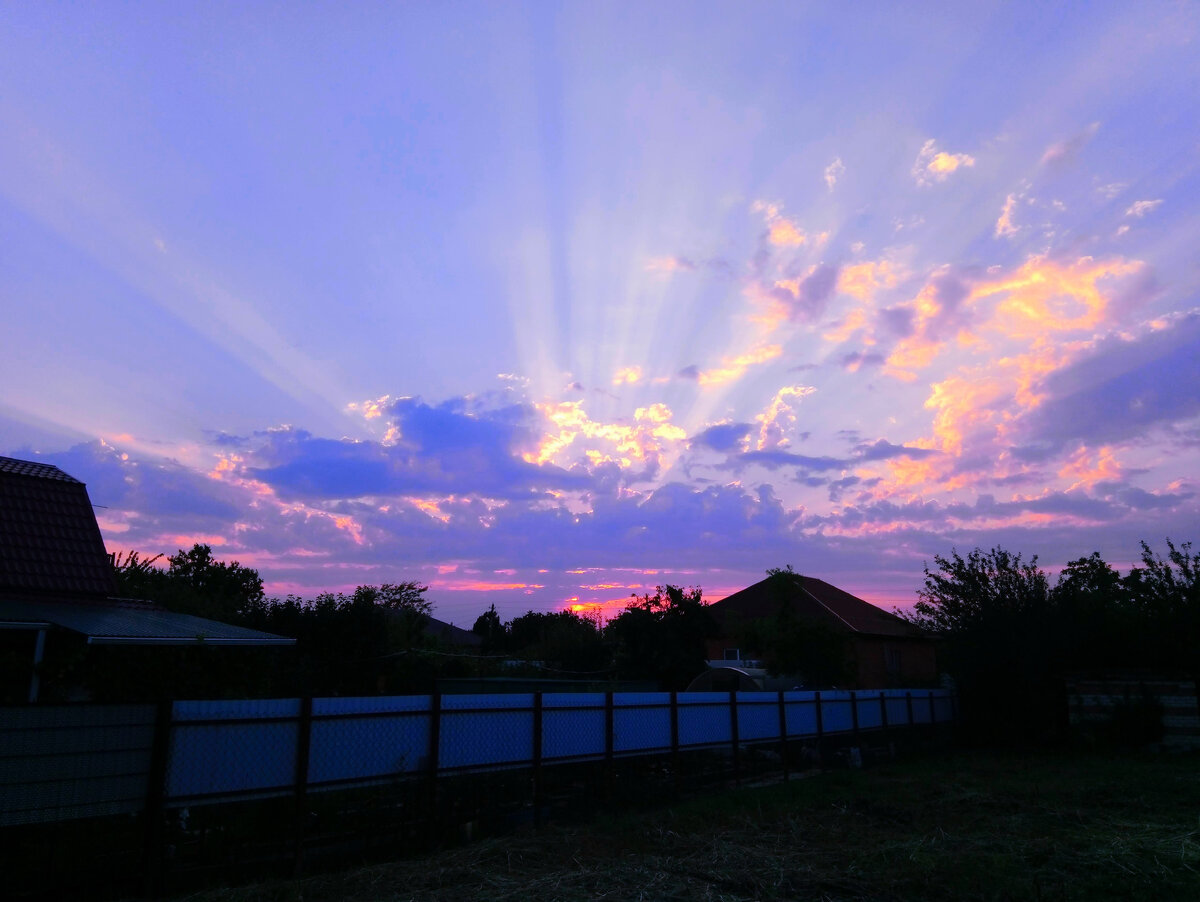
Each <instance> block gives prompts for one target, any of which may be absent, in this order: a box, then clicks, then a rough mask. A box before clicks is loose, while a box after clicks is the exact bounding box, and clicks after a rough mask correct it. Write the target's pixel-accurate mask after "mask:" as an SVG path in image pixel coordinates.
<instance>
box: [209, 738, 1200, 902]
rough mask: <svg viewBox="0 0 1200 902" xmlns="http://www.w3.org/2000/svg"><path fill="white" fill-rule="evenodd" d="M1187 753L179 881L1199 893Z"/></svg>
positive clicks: (1199, 796) (801, 797)
mask: <svg viewBox="0 0 1200 902" xmlns="http://www.w3.org/2000/svg"><path fill="white" fill-rule="evenodd" d="M1197 765H1200V760H1197V759H1196V758H1195V757H1186V758H1184V757H1176V758H1160V759H1149V758H1133V757H1126V758H1113V757H1082V758H1079V757H1076V758H1072V757H1065V756H1047V755H1039V756H1026V757H1023V756H1016V755H1004V756H997V755H974V756H966V755H958V756H953V757H948V758H938V759H934V760H924V761H910V762H906V763H902V764H890V765H886V766H882V767H878V768H873V769H869V770H865V771H839V772H830V773H825V774H821V775H818V776H816V777H814V778H812V779H806V780H794V781H792V782H791V783H788V784H786V785H784V784H777V785H767V786H762V787H759V788H755V789H743V790H740V791H723V792H719V793H713V794H710V795H707V796H704V797H698V798H694V799H692V800H689V801H686V802H683V803H680V804H678V805H676V806H674V807H672V808H670V809H663V810H658V811H654V812H651V813H648V814H641V815H631V814H624V815H620V816H614V817H611V818H604V819H600V820H597V821H596V822H594V823H591V824H588V825H585V826H575V827H567V826H560V825H551V826H548V827H545V828H543V829H541V830H539V831H531V832H526V833H523V834H518V835H513V836H507V837H502V838H491V839H487V840H483V841H479V842H476V843H473V844H471V845H468V846H464V847H460V848H455V849H449V850H446V851H442V852H439V853H436V854H432V855H425V856H421V857H419V858H408V859H403V860H400V861H396V862H393V863H389V864H385V865H378V866H374V867H368V868H362V869H358V870H354V871H349V872H344V873H337V874H323V875H317V876H312V877H308V878H305V879H302V880H290V881H276V882H270V883H263V884H256V885H254V886H249V887H243V888H238V889H224V890H216V891H210V892H205V893H200V894H195V895H192V896H189V897H187V898H188V899H189V900H190V902H275V900H279V902H284V900H287V902H293V900H296V902H299V900H305V902H327V900H328V902H332V900H350V902H368V900H370V902H377V900H378V902H384V900H388V902H392V900H394V902H401V900H444V902H455V900H478V899H488V900H497V902H501V900H523V902H525V900H530V902H551V900H577V899H614V900H616V899H619V900H632V899H647V900H675V899H678V900H722V902H726V900H727V902H735V900H736V902H741V900H760V899H761V900H776V899H778V900H783V899H831V900H833V899H836V900H850V899H880V900H889V899H946V900H949V899H997V900H999V899H1048V900H1059V899H1062V900H1066V899H1080V900H1095V899H1154V900H1176V899H1177V900H1188V902H1193V900H1195V899H1200V768H1198V766H1197Z"/></svg>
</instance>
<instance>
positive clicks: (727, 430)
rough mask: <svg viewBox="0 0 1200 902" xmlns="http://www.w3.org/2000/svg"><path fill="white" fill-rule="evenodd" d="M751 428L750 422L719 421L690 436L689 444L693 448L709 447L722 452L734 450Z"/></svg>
mask: <svg viewBox="0 0 1200 902" xmlns="http://www.w3.org/2000/svg"><path fill="white" fill-rule="evenodd" d="M753 429H754V426H753V425H752V424H750V423H720V424H718V425H716V426H709V427H708V428H707V429H705V430H704V431H702V432H698V433H696V435H694V436H692V438H691V445H692V447H693V448H695V447H703V448H711V449H712V450H713V451H719V452H721V453H722V454H728V453H732V452H736V451H738V450H739V449H740V448H741V447H742V443H743V442H744V441H745V440H746V438H747V437H748V436H749V435H750V433H751V431H752V430H753Z"/></svg>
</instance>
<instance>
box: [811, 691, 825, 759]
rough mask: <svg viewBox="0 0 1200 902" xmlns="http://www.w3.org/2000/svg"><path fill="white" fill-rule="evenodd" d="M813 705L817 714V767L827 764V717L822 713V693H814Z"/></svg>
mask: <svg viewBox="0 0 1200 902" xmlns="http://www.w3.org/2000/svg"><path fill="white" fill-rule="evenodd" d="M813 705H814V706H815V710H816V712H817V766H818V767H820V766H823V765H824V764H825V715H824V713H823V712H822V711H821V692H820V690H817V691H816V692H814V693H813Z"/></svg>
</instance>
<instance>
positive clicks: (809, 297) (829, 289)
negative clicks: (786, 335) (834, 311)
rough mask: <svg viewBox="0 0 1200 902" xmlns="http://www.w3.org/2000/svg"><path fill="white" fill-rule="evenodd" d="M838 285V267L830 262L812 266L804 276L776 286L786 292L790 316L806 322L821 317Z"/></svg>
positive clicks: (782, 281)
mask: <svg viewBox="0 0 1200 902" xmlns="http://www.w3.org/2000/svg"><path fill="white" fill-rule="evenodd" d="M837 285H838V268H837V267H836V266H831V265H830V264H828V263H820V264H818V265H816V266H812V267H810V268H809V270H808V272H807V273H805V275H804V276H803V277H802V278H799V279H781V280H779V281H778V282H776V283H775V287H776V288H781V289H783V290H784V291H785V292H786V295H785V297H786V299H787V300H786V301H785V303H786V305H787V308H788V311H789V317H790V318H791V319H793V320H798V321H800V322H805V323H808V322H813V321H814V320H817V319H819V318H820V317H821V315H822V314H823V313H824V312H825V307H826V305H827V304H828V302H829V299H830V298H831V297H832V296H833V292H834V289H835V288H836V287H837Z"/></svg>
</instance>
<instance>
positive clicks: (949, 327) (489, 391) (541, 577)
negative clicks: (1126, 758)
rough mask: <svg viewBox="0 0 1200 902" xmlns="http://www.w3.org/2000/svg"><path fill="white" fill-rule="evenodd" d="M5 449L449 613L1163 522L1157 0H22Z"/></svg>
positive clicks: (1178, 265)
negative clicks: (392, 585)
mask: <svg viewBox="0 0 1200 902" xmlns="http://www.w3.org/2000/svg"><path fill="white" fill-rule="evenodd" d="M3 23H4V26H3V28H0V302H2V303H3V310H4V317H3V322H4V327H3V330H0V376H2V378H3V385H4V391H3V393H2V395H0V453H3V454H6V455H9V456H15V457H25V458H36V459H39V460H44V461H47V462H50V463H54V464H57V465H59V466H61V467H62V468H64V469H65V470H66V471H67V472H69V473H71V474H72V475H74V476H76V477H77V478H79V479H82V480H84V481H85V482H87V484H88V490H89V492H90V494H91V497H92V500H93V502H94V503H95V504H96V505H98V506H102V507H100V509H99V510H98V515H99V518H100V523H101V527H102V529H103V531H104V535H105V538H106V541H107V543H108V545H109V547H110V548H111V549H113V550H116V549H125V550H128V549H136V550H138V551H141V552H144V553H156V552H168V553H169V552H173V551H175V550H176V549H177V548H180V547H190V545H191V544H192V543H193V542H196V541H203V542H209V543H211V544H212V545H214V546H216V551H217V554H218V555H219V556H220V557H221V558H223V559H226V560H233V559H237V560H239V561H241V562H242V563H244V564H249V565H252V566H254V567H257V568H258V569H259V571H260V572H261V573H262V575H263V576H264V578H265V579H266V581H267V583H268V588H269V590H270V591H271V592H273V593H275V594H284V593H287V592H296V593H299V594H304V595H312V594H315V593H316V592H318V591H321V590H324V589H345V588H349V587H353V586H354V585H357V584H360V583H380V582H388V581H399V580H408V579H416V580H420V581H423V582H426V583H428V584H429V586H430V587H431V588H430V591H429V593H428V594H429V597H430V599H431V600H433V601H434V602H435V606H436V607H435V612H436V613H437V614H438V615H439V616H441V617H442V618H443V619H447V620H452V621H454V622H456V623H459V624H463V625H469V624H470V623H471V622H473V620H474V618H475V616H476V615H477V614H478V613H479V612H481V611H482V610H483V609H485V608H486V607H487V606H488V605H489V604H492V603H494V604H495V605H496V607H497V609H498V610H499V611H500V612H501V613H502V615H503V616H504V617H506V618H507V617H511V616H515V615H517V614H520V613H522V612H524V611H525V610H527V609H531V608H532V609H535V610H548V609H551V608H554V607H559V606H562V605H564V604H569V603H578V604H583V605H586V604H591V603H596V604H604V603H609V604H612V603H616V602H622V601H623V600H625V599H627V598H628V596H629V595H630V594H631V593H635V592H641V591H645V590H646V589H648V588H651V587H653V586H654V585H655V584H656V583H661V582H675V583H682V584H686V585H700V586H702V587H703V588H704V589H705V592H706V594H707V595H708V596H709V597H714V598H715V597H719V596H721V595H724V594H727V593H728V592H730V591H732V590H735V589H737V588H740V587H742V586H744V585H747V584H749V583H751V582H754V581H756V580H757V579H759V578H761V576H762V575H763V571H764V570H765V569H766V568H768V567H773V566H782V565H785V564H791V565H793V566H794V567H795V568H796V569H797V570H798V571H800V572H802V573H806V574H810V575H813V576H818V577H821V578H823V579H826V580H828V581H830V582H832V583H835V584H837V585H839V586H841V587H843V588H845V589H847V590H850V591H852V592H855V593H857V594H859V595H861V596H863V597H865V598H867V599H868V600H871V601H875V602H876V603H879V604H882V605H884V606H890V605H892V604H909V603H911V601H912V600H914V597H915V596H914V591H915V589H916V588H917V587H918V586H919V585H920V583H921V575H922V574H921V568H922V564H923V562H926V561H931V560H932V557H933V555H934V554H938V553H942V554H945V553H948V552H949V551H950V549H951V548H954V547H957V548H958V549H959V550H961V551H966V550H969V549H970V548H973V547H975V546H976V545H980V546H983V547H985V548H986V547H991V546H993V545H996V544H1000V545H1003V546H1005V547H1007V548H1009V549H1010V550H1013V551H1021V552H1023V553H1025V554H1026V555H1030V554H1039V555H1040V556H1041V560H1042V563H1043V564H1045V565H1048V566H1050V567H1052V568H1053V567H1057V566H1061V564H1062V563H1064V562H1066V561H1067V560H1070V559H1073V558H1077V557H1080V556H1082V555H1086V554H1089V553H1091V552H1092V551H1100V552H1101V553H1102V554H1103V555H1104V556H1105V557H1106V558H1107V559H1109V560H1110V562H1113V563H1115V564H1117V565H1118V566H1121V567H1122V568H1124V567H1125V566H1128V563H1129V562H1130V561H1131V560H1132V559H1134V558H1136V556H1137V552H1138V544H1137V543H1138V541H1139V540H1140V539H1143V538H1145V539H1147V540H1148V541H1150V542H1151V543H1152V544H1154V545H1156V546H1157V547H1160V548H1162V547H1164V542H1163V540H1164V538H1165V537H1167V536H1170V537H1171V538H1172V539H1175V540H1176V541H1186V540H1188V539H1193V538H1200V536H1197V532H1198V530H1197V529H1196V527H1197V524H1198V523H1200V501H1198V500H1197V483H1198V479H1200V477H1198V475H1197V474H1198V473H1200V292H1198V291H1197V286H1198V285H1200V252H1198V248H1200V203H1198V201H1200V127H1198V126H1197V123H1200V92H1198V91H1197V90H1196V85H1197V84H1200V46H1198V38H1200V7H1197V6H1196V5H1194V4H1188V3H1153V2H1149V3H1141V4H1127V3H1117V4H1105V3H1094V4H1087V5H1079V4H1070V5H1062V6H1055V5H1052V4H1047V3H1044V2H1038V3H1024V4H1022V3H1003V4H999V3H998V4H993V5H989V4H982V3H971V4H949V3H948V4H941V5H931V4H903V5H898V4H878V5H865V4H864V5H853V6H849V7H847V5H845V4H833V3H831V4H817V5H810V4H795V3H782V4H778V5H774V4H769V3H760V4H752V5H745V4H734V3H729V4H705V3H700V4H697V3H686V4H682V3H681V4H677V5H671V4H666V3H652V4H644V3H629V4H623V3H614V4H601V3H571V4H562V5H555V4H552V3H543V2H537V3H531V4H529V5H526V6H520V5H518V4H512V3H505V4H476V3H457V4H443V3H436V4H435V3H428V4H426V3H406V4H380V5H378V6H375V5H370V4H353V5H351V6H350V7H345V6H343V5H333V4H331V5H327V6H322V5H317V4H302V5H298V6H297V5H290V4H284V5H274V4H272V5H266V4H258V3H249V4H246V3H238V4H228V5H223V4H213V3H205V4H198V5H194V6H192V5H189V4H183V3H172V4H166V5H158V6H144V5H125V4H115V3H102V4H89V5H84V4H52V3H44V4H18V5H11V6H10V7H9V8H8V9H7V10H6V11H5V13H4V14H3Z"/></svg>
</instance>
